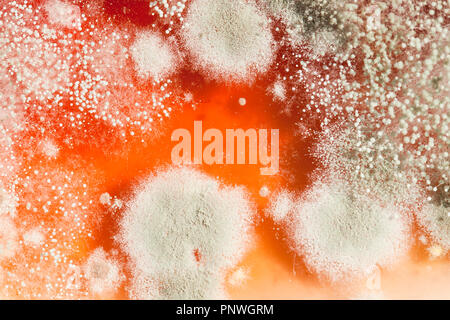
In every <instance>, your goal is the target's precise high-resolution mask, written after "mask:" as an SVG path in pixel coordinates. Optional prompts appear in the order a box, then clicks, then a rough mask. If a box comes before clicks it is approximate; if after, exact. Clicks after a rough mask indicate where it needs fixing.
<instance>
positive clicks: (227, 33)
mask: <svg viewBox="0 0 450 320" xmlns="http://www.w3.org/2000/svg"><path fill="white" fill-rule="evenodd" d="M183 37H184V39H185V42H186V46H187V48H188V49H189V50H190V51H191V53H192V54H193V56H194V57H195V59H196V64H197V65H198V66H199V68H201V69H202V70H204V71H205V72H206V73H207V74H208V75H209V76H211V77H212V78H215V79H222V80H225V81H237V82H241V81H251V80H252V79H254V77H255V76H256V74H258V73H262V72H264V71H266V70H267V68H268V66H269V65H270V63H271V62H272V58H273V55H274V41H273V37H272V34H271V31H270V26H269V20H268V18H267V17H266V16H265V15H264V13H263V12H262V11H260V10H259V9H258V7H256V5H255V3H254V2H253V1H243V0H236V1H228V0H215V1H209V0H195V1H194V2H193V3H192V4H191V5H190V7H189V9H188V13H187V16H186V19H185V24H184V30H183Z"/></svg>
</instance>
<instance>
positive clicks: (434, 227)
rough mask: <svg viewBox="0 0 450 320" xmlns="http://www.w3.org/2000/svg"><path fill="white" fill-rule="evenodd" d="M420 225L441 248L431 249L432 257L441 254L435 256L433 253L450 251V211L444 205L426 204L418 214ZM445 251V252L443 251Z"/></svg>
mask: <svg viewBox="0 0 450 320" xmlns="http://www.w3.org/2000/svg"><path fill="white" fill-rule="evenodd" d="M417 217H418V220H419V223H420V224H421V225H422V226H423V227H424V228H425V230H426V231H427V232H428V233H429V235H430V236H431V238H432V240H433V241H434V242H435V243H437V244H438V245H439V246H440V248H439V247H436V246H435V247H432V248H430V250H431V253H432V255H435V256H440V255H441V254H440V253H439V254H433V251H435V253H437V252H436V251H438V252H439V251H445V252H448V251H449V250H450V209H449V207H448V205H447V206H445V205H444V204H442V205H441V206H437V205H434V204H426V205H425V206H424V207H423V208H422V210H420V211H419V212H418V214H417ZM442 249H443V250H442Z"/></svg>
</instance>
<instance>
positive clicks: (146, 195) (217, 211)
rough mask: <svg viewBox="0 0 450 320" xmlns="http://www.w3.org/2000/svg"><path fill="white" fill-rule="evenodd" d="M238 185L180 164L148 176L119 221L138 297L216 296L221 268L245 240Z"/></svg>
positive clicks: (247, 225)
mask: <svg viewBox="0 0 450 320" xmlns="http://www.w3.org/2000/svg"><path fill="white" fill-rule="evenodd" d="M251 217H252V206H251V205H250V203H249V202H248V200H247V197H246V193H245V192H244V190H242V189H241V188H238V187H227V186H223V185H221V184H220V183H219V182H218V181H217V180H215V179H213V178H210V177H208V176H207V175H205V174H202V173H200V172H198V171H195V170H193V169H188V168H172V169H168V170H166V171H162V172H158V174H156V175H155V176H152V177H150V178H149V179H148V180H147V181H145V182H144V184H143V185H142V186H141V187H140V188H139V189H138V190H137V192H136V196H135V198H134V199H133V200H132V201H131V203H130V204H129V207H128V210H127V211H126V213H125V215H124V217H123V219H122V221H121V225H120V226H121V231H120V236H119V239H120V242H121V244H122V245H123V248H124V250H125V251H126V253H127V254H128V255H129V256H130V258H131V261H132V267H133V278H134V279H133V280H132V286H131V295H132V296H133V297H134V298H138V299H214V298H223V297H224V296H225V291H224V288H223V282H224V279H225V276H226V272H227V271H229V270H230V269H231V268H233V267H234V266H235V265H236V264H237V262H239V260H240V258H241V257H242V256H243V254H244V253H245V251H246V248H247V247H248V245H249V242H250V238H251V236H250V230H251Z"/></svg>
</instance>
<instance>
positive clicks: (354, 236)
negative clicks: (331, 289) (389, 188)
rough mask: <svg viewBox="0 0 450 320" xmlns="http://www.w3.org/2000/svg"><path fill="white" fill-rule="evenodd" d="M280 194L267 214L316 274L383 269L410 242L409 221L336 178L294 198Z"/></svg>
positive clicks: (342, 275) (346, 276) (341, 277)
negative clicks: (278, 225)
mask: <svg viewBox="0 0 450 320" xmlns="http://www.w3.org/2000/svg"><path fill="white" fill-rule="evenodd" d="M291 199H292V197H291V196H288V195H286V193H284V192H283V193H280V195H279V196H278V197H276V198H275V199H274V201H273V204H272V210H271V211H269V214H270V215H271V216H273V218H274V221H275V222H277V223H280V224H282V225H284V226H285V227H286V230H287V233H288V235H289V238H290V239H291V241H292V247H293V250H294V251H295V252H296V253H297V254H299V255H302V256H303V257H304V261H305V263H306V265H307V266H308V268H309V269H310V270H311V271H313V272H315V273H317V274H318V275H319V276H320V277H321V278H323V279H326V280H327V281H330V282H332V283H340V282H347V281H353V280H358V279H364V278H367V277H369V276H370V275H371V274H372V273H373V272H375V271H376V270H377V268H378V267H389V266H391V265H392V264H394V263H395V262H396V261H397V260H399V259H400V258H401V257H402V256H404V255H405V254H406V253H407V251H408V249H409V246H410V235H409V233H410V219H409V217H408V216H407V215H406V214H403V213H402V212H401V210H400V209H398V208H397V207H396V206H395V205H393V204H387V205H382V204H380V203H379V202H380V201H378V200H374V199H371V198H370V197H368V196H360V195H358V196H356V195H353V194H352V192H351V190H349V189H348V187H347V186H346V185H345V184H344V183H342V182H340V181H338V180H333V181H328V182H315V183H314V184H313V186H312V187H311V188H310V189H309V190H308V191H306V193H305V194H304V195H303V196H302V197H301V198H300V199H297V200H295V201H292V200H291Z"/></svg>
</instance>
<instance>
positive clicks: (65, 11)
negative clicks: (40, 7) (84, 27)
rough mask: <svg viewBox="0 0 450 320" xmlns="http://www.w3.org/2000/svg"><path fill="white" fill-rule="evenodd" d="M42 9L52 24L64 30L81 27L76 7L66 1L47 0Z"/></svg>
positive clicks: (79, 13)
mask: <svg viewBox="0 0 450 320" xmlns="http://www.w3.org/2000/svg"><path fill="white" fill-rule="evenodd" d="M44 8H45V11H46V12H47V15H48V19H49V21H50V22H51V23H52V24H55V25H58V26H62V27H66V28H80V27H81V12H80V8H79V7H78V6H76V5H73V4H71V3H68V2H66V1H60V0H48V1H47V2H45V4H44Z"/></svg>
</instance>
